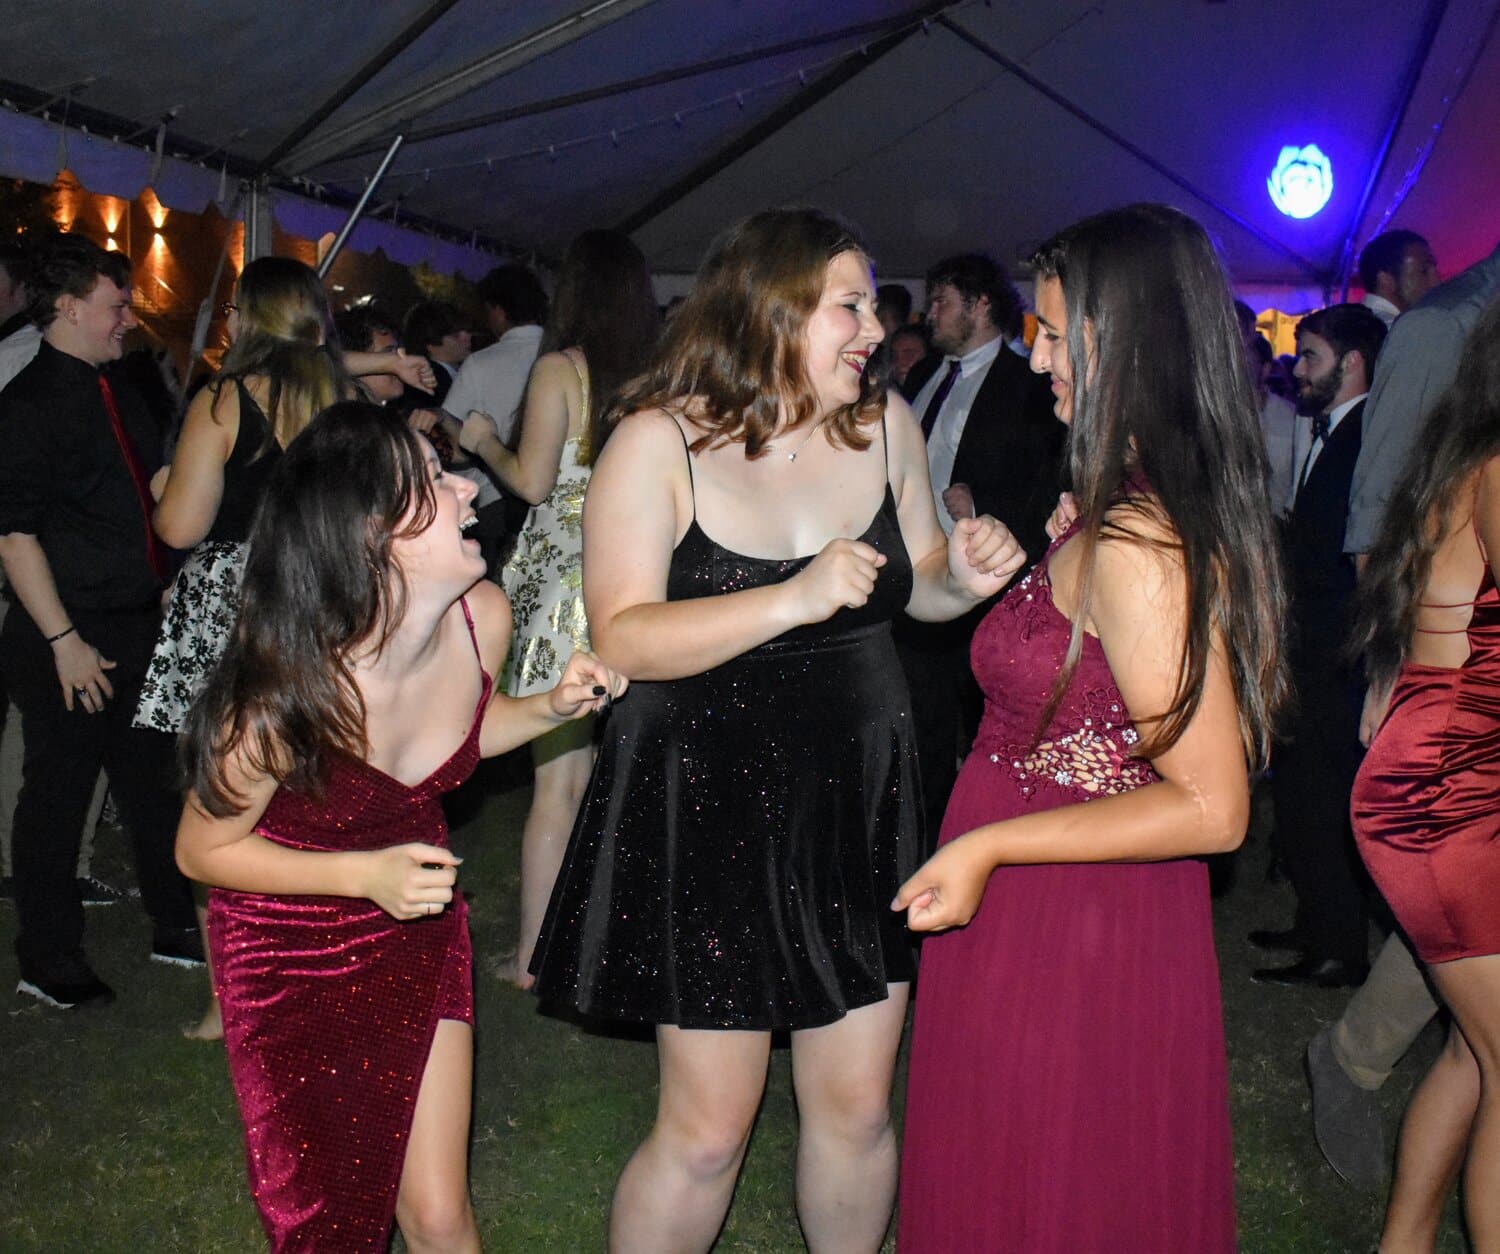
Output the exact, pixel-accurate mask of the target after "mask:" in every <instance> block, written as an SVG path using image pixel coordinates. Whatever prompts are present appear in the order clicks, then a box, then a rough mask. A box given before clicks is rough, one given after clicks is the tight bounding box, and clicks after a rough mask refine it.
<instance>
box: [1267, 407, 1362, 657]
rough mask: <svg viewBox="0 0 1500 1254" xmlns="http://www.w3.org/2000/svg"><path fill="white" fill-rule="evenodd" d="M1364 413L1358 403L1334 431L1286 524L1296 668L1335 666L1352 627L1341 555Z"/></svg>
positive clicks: (1345, 560) (1348, 574)
mask: <svg viewBox="0 0 1500 1254" xmlns="http://www.w3.org/2000/svg"><path fill="white" fill-rule="evenodd" d="M1364 412H1365V403H1364V402H1363V401H1360V402H1359V404H1357V405H1355V406H1354V408H1353V409H1351V410H1350V411H1349V412H1348V413H1347V414H1345V415H1344V417H1343V418H1342V419H1341V420H1340V422H1339V425H1338V426H1337V427H1335V428H1334V429H1333V431H1332V433H1331V434H1330V435H1329V437H1328V439H1327V441H1326V442H1325V443H1324V445H1323V448H1322V450H1321V451H1320V452H1319V453H1318V460H1317V461H1315V462H1314V463H1313V467H1312V470H1311V472H1309V474H1308V476H1307V482H1306V483H1305V484H1303V485H1302V489H1301V491H1299V492H1298V493H1297V502H1296V505H1295V506H1294V507H1293V509H1292V513H1291V516H1290V518H1288V520H1287V526H1286V553H1287V571H1288V574H1289V575H1290V578H1291V585H1292V609H1293V622H1294V623H1295V627H1296V629H1295V631H1293V633H1292V660H1293V663H1294V664H1302V665H1314V666H1323V665H1327V664H1337V659H1338V654H1339V652H1340V651H1341V650H1342V648H1343V646H1344V643H1345V641H1346V640H1347V639H1348V635H1349V630H1350V627H1351V626H1352V621H1351V620H1352V614H1353V606H1354V588H1355V582H1356V579H1355V569H1354V559H1353V557H1351V556H1350V555H1348V554H1346V553H1345V552H1344V528H1345V526H1346V525H1347V523H1348V520H1349V490H1350V485H1351V484H1352V482H1353V479H1354V465H1355V463H1356V462H1357V461H1359V448H1360V441H1361V437H1362V434H1363V420H1364ZM1297 469H1298V470H1299V471H1300V470H1301V469H1302V468H1301V467H1300V466H1299V467H1298V468H1297Z"/></svg>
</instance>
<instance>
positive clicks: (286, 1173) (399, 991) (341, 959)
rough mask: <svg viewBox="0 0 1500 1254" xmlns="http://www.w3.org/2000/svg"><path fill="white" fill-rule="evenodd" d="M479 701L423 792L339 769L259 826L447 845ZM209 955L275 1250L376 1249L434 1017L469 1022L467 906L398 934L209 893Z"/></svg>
mask: <svg viewBox="0 0 1500 1254" xmlns="http://www.w3.org/2000/svg"><path fill="white" fill-rule="evenodd" d="M490 688H491V684H490V679H489V676H487V675H486V676H485V677H484V684H483V690H482V695H481V698H480V701H479V706H478V708H477V709H476V711H475V714H474V721H473V724H472V726H471V727H470V730H469V734H468V736H467V737H466V738H465V740H464V742H463V743H462V744H461V745H460V746H459V747H458V749H457V750H455V752H454V753H453V755H452V756H451V757H450V758H449V759H448V760H447V761H446V762H445V763H443V764H442V765H441V766H439V767H438V768H437V769H436V770H435V771H433V773H432V774H431V775H429V776H428V777H427V778H426V779H425V780H423V781H422V782H421V783H419V784H416V785H415V786H411V787H408V786H407V785H405V784H403V783H401V782H400V781H399V780H396V779H393V778H392V777H390V776H389V775H386V774H384V773H383V772H381V771H379V770H377V769H375V768H374V767H372V766H369V765H368V764H366V763H364V762H358V761H354V760H344V761H341V762H338V763H336V764H335V766H334V767H333V769H332V771H331V772H330V778H329V780H328V782H327V789H326V793H325V795H324V797H323V799H322V800H321V801H314V800H312V799H310V798H308V797H306V796H303V795H301V794H297V793H293V792H290V791H288V790H287V789H281V790H280V791H278V792H277V793H276V795H275V796H274V797H273V798H272V800H271V803H270V805H269V806H268V807H267V809H266V813H265V815H264V817H263V818H262V819H261V822H260V824H259V826H258V827H257V831H258V832H259V833H260V834H261V835H263V836H265V837H266V838H267V839H269V840H273V841H276V842H277V843H278V844H283V845H288V846H291V847H293V848H297V849H310V850H374V849H381V848H386V847H388V846H391V845H397V844H404V843H406V842H408V841H424V842H426V843H428V844H433V845H438V846H446V845H447V843H448V828H447V823H446V822H445V820H444V818H443V810H442V805H441V798H442V795H443V794H444V793H446V792H449V791H451V790H452V789H454V788H457V787H458V785H459V784H461V783H463V781H464V780H466V779H467V778H468V777H469V775H470V774H471V773H472V772H473V770H474V767H475V766H476V764H477V763H478V761H479V726H480V719H481V716H482V713H483V710H484V707H485V705H486V703H487V702H488V700H489V693H490ZM209 944H210V948H211V952H212V956H213V964H214V978H215V983H216V988H217V990H218V993H219V996H220V998H221V999H222V1002H223V1008H224V1040H225V1045H226V1047H227V1050H228V1055H229V1071H230V1077H231V1079H232V1080H233V1082H234V1089H235V1095H236V1097H237V1098H238V1100H239V1106H240V1114H241V1116H242V1118H243V1119H244V1124H245V1142H246V1152H247V1161H248V1168H249V1175H250V1189H251V1193H252V1195H253V1196H254V1199H255V1204H256V1207H257V1209H258V1210H259V1212H260V1217H261V1222H262V1223H263V1224H264V1226H265V1229H266V1232H267V1235H268V1236H269V1237H270V1241H271V1248H272V1249H273V1250H277V1251H312V1250H317V1251H329V1250H339V1251H344V1250H380V1251H383V1250H385V1249H386V1248H387V1244H388V1242H389V1239H390V1232H391V1225H392V1223H393V1221H394V1217H395V1207H396V1190H397V1186H398V1184H399V1183H400V1179H401V1169H402V1164H403V1163H404V1161H405V1157H406V1145H407V1137H408V1133H409V1131H410V1128H411V1120H412V1113H413V1110H414V1108H415V1105H416V1099H417V1090H418V1086H419V1085H420V1083H421V1079H422V1072H423V1069H424V1068H425V1066H426V1063H427V1056H428V1053H429V1052H430V1050H431V1048H432V1038H433V1034H434V1033H435V1032H436V1030H437V1025H438V1021H439V1020H440V1019H458V1020H462V1021H464V1022H467V1023H471V1024H472V1023H473V1021H474V1009H473V984H472V977H471V961H472V960H471V953H470V946H469V933H468V926H467V908H466V907H465V904H464V901H463V898H462V897H461V896H458V895H455V898H454V901H453V903H452V904H451V905H450V906H449V907H448V908H447V909H446V910H444V911H443V912H442V913H441V914H436V915H433V916H432V917H431V918H426V919H417V920H414V921H411V922H399V921H397V920H396V919H393V918H392V917H391V916H390V915H388V914H386V913H385V911H383V910H381V909H380V908H379V907H378V906H376V905H374V904H373V903H372V902H369V901H365V900H356V899H350V898H343V897H283V896H272V895H268V894H261V893H240V892H230V891H226V890H222V889H214V890H213V891H212V892H211V893H210V894H209Z"/></svg>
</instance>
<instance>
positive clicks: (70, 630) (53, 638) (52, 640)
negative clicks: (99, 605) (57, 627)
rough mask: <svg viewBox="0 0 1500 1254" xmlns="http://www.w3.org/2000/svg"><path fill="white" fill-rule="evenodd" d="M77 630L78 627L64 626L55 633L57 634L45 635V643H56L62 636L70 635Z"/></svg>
mask: <svg viewBox="0 0 1500 1254" xmlns="http://www.w3.org/2000/svg"><path fill="white" fill-rule="evenodd" d="M77 630H78V628H76V627H64V628H63V629H62V630H61V631H60V632H58V633H57V635H55V636H48V637H47V643H48V644H56V643H57V642H58V641H59V640H61V639H62V638H63V637H64V636H71V635H72V634H73V633H74V632H75V631H77Z"/></svg>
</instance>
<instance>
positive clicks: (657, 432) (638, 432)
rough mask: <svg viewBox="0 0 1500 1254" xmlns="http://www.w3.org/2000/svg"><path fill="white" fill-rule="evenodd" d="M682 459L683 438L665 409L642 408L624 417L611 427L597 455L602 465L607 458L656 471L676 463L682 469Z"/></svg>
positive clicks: (683, 464) (674, 420)
mask: <svg viewBox="0 0 1500 1254" xmlns="http://www.w3.org/2000/svg"><path fill="white" fill-rule="evenodd" d="M685 456H686V445H685V436H684V432H683V429H682V427H681V426H680V425H679V424H678V420H677V419H676V418H674V417H673V416H672V415H671V414H669V413H668V412H667V411H666V410H665V409H642V410H638V411H637V412H635V413H633V414H626V415H625V417H623V418H621V419H620V421H619V422H617V423H616V424H615V426H614V429H613V430H612V431H611V432H610V436H609V443H607V444H606V445H605V446H604V451H603V452H602V453H601V454H600V455H599V464H600V465H601V466H603V465H604V463H605V459H610V460H612V461H614V462H628V463H630V464H632V465H636V464H639V463H642V462H644V463H647V464H650V465H655V466H657V467H658V468H660V467H665V466H672V465H677V464H680V465H682V466H683V467H684V468H685V467H686V462H685V460H684V458H685ZM684 473H685V469H684Z"/></svg>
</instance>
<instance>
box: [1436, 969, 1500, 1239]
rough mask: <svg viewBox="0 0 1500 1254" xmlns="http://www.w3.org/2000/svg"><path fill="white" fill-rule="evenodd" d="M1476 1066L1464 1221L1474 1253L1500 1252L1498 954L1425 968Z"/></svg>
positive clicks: (1466, 1172)
mask: <svg viewBox="0 0 1500 1254" xmlns="http://www.w3.org/2000/svg"><path fill="white" fill-rule="evenodd" d="M1429 970H1431V972H1432V978H1433V982H1434V983H1435V984H1436V985H1437V987H1438V992H1439V993H1440V994H1442V998H1443V1000H1444V1001H1445V1002H1447V1003H1448V1009H1450V1010H1451V1011H1452V1012H1453V1017H1454V1019H1456V1020H1457V1022H1458V1026H1459V1029H1460V1030H1461V1031H1462V1032H1463V1036H1464V1040H1465V1041H1466V1042H1467V1043H1468V1046H1469V1049H1470V1050H1471V1051H1472V1053H1473V1056H1474V1061H1475V1062H1476V1063H1477V1064H1478V1066H1479V1108H1478V1110H1477V1111H1476V1112H1475V1115H1474V1123H1473V1126H1472V1127H1471V1129H1470V1131H1469V1151H1468V1155H1467V1156H1466V1157H1465V1159H1464V1171H1463V1198H1464V1219H1465V1220H1467V1221H1468V1226H1469V1241H1470V1243H1471V1244H1472V1246H1473V1248H1474V1251H1475V1254H1500V954H1485V955H1484V956H1483V957H1477V958H1458V959H1455V960H1454V961H1453V962H1438V963H1433V964H1432V966H1431V967H1430V968H1429Z"/></svg>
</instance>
